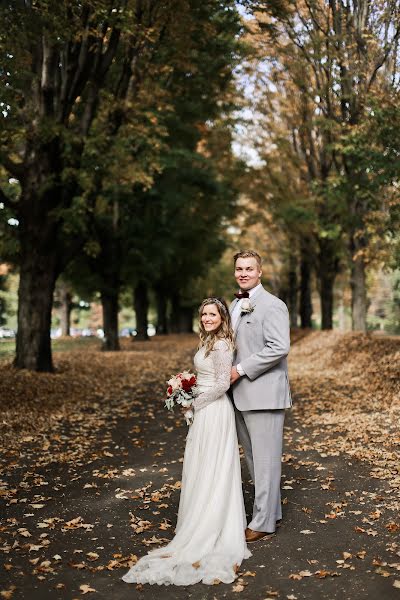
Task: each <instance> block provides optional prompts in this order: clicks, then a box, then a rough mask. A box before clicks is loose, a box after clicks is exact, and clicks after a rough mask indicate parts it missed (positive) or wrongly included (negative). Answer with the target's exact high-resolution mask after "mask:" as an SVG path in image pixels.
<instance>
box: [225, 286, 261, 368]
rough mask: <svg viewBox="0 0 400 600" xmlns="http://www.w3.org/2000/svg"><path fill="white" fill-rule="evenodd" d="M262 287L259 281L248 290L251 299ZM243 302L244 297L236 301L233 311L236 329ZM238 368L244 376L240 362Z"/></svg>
mask: <svg viewBox="0 0 400 600" xmlns="http://www.w3.org/2000/svg"><path fill="white" fill-rule="evenodd" d="M260 287H262V283H259V284H258V285H256V287H253V288H252V289H251V290H248V292H249V299H250V298H251V297H252V296H253V295H254V294H255V293H256V291H257V290H259V289H260ZM242 302H243V298H240V300H239V301H238V302H237V303H236V305H235V308H234V309H233V312H232V314H231V321H232V327H233V329H236V326H237V324H238V321H239V318H240V313H241V311H242ZM236 370H237V372H238V373H239V375H240V376H241V377H243V375H245V372H244V371H243V369H242V367H241V365H240V363H239V364H238V365H236Z"/></svg>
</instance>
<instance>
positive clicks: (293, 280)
mask: <svg viewBox="0 0 400 600" xmlns="http://www.w3.org/2000/svg"><path fill="white" fill-rule="evenodd" d="M297 292H298V283H297V259H296V256H295V255H294V254H292V255H291V256H290V259H289V273H288V301H289V306H288V309H289V315H290V326H291V327H297V311H298V305H297Z"/></svg>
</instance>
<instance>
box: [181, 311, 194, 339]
mask: <svg viewBox="0 0 400 600" xmlns="http://www.w3.org/2000/svg"><path fill="white" fill-rule="evenodd" d="M179 333H193V307H192V306H185V307H183V308H181V310H180V318H179Z"/></svg>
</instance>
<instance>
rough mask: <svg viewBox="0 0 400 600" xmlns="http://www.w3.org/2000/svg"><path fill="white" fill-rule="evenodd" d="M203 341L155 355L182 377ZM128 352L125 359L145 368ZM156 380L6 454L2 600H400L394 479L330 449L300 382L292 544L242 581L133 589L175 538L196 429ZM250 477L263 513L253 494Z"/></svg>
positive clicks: (287, 460) (290, 423)
mask: <svg viewBox="0 0 400 600" xmlns="http://www.w3.org/2000/svg"><path fill="white" fill-rule="evenodd" d="M193 341H194V340H193V339H187V340H186V342H185V344H183V345H182V346H181V349H180V350H179V351H176V353H175V354H174V355H173V357H172V359H171V351H170V348H169V346H168V345H166V346H162V345H161V346H160V348H159V350H157V349H156V346H155V345H153V346H152V352H154V353H155V356H156V357H158V359H159V360H160V361H161V362H160V365H162V366H160V370H161V371H162V369H163V368H165V369H167V370H169V372H172V368H171V367H172V366H174V365H173V364H172V363H173V362H174V361H175V362H176V364H175V368H176V369H178V368H179V367H182V361H186V362H185V366H186V365H187V364H188V362H189V361H190V356H191V354H192V352H193ZM152 343H153V344H154V343H155V342H152ZM301 343H303V342H299V345H300V344H301ZM140 349H141V348H140V346H137V347H136V351H137V352H139V351H140ZM125 354H128V353H123V354H121V357H120V358H119V359H118V360H119V361H121V360H123V361H126V360H128V359H129V360H134V357H132V356H129V357H128V359H127V358H126V357H124V355H125ZM294 354H296V353H294ZM296 360H297V359H296ZM171 361H172V362H171ZM294 370H295V369H294ZM151 372H152V371H151V369H149V370H148V371H146V377H145V379H142V381H141V383H140V385H137V386H136V387H134V386H132V384H131V382H127V381H125V384H124V387H120V388H119V389H118V396H117V397H113V396H112V394H110V395H108V397H106V398H105V397H103V398H102V399H99V400H98V403H97V405H95V406H91V405H90V404H89V403H87V404H83V405H82V406H79V407H77V409H76V411H75V412H74V411H73V410H68V411H64V412H65V414H64V416H62V417H60V418H58V419H57V421H56V422H55V423H53V424H52V425H51V423H52V421H51V419H50V420H49V429H48V430H47V431H46V432H44V431H42V433H40V434H32V435H30V436H27V437H26V438H25V440H26V441H24V442H22V441H21V442H20V441H18V442H17V441H16V443H15V447H14V448H13V447H12V446H9V447H8V449H7V448H6V449H5V450H4V451H3V453H2V455H1V457H2V463H3V469H4V471H3V474H2V477H1V479H2V485H1V488H0V493H1V495H2V504H3V506H2V509H1V514H2V517H3V521H2V527H1V545H2V550H3V553H2V554H3V561H2V562H3V568H2V570H1V575H0V582H1V583H0V591H1V595H0V597H1V598H12V599H13V600H14V599H19V598H24V599H27V600H46V599H52V600H53V599H54V600H58V599H66V600H73V599H78V598H82V597H83V596H87V597H88V598H93V599H96V598H99V599H104V600H125V599H128V598H132V597H137V598H139V599H140V598H144V599H153V598H154V599H155V598H157V599H164V598H170V599H174V598H176V599H187V598H193V600H206V599H207V600H213V599H218V600H219V599H222V598H243V599H249V600H250V599H257V600H266V599H271V600H272V599H274V598H278V599H280V600H282V599H287V600H303V599H304V600H308V599H310V600H311V599H312V600H314V599H315V600H323V599H326V600H336V599H337V600H339V599H340V600H347V599H348V600H350V599H351V600H353V599H354V598H357V600H363V599H371V600H375V599H385V600H391V599H392V598H393V600H394V599H396V598H400V589H398V588H397V587H396V586H400V564H399V563H400V558H399V554H400V544H399V532H400V527H399V524H398V514H397V512H396V502H397V500H396V497H395V491H396V490H394V488H393V486H391V483H392V481H391V480H390V478H389V479H388V478H378V477H373V478H372V477H371V475H370V472H371V465H370V464H368V463H363V462H360V461H359V460H358V459H357V458H355V457H354V456H351V455H350V454H348V453H346V452H344V451H343V450H342V451H341V452H340V453H339V451H335V446H334V440H335V437H336V438H338V439H339V443H338V448H341V449H342V446H343V441H342V440H341V437H342V436H341V434H340V432H339V431H338V430H336V431H333V432H331V433H330V434H329V435H330V438H329V440H330V441H329V444H328V436H327V433H326V430H324V428H321V427H319V426H315V427H313V426H312V424H311V423H310V419H309V418H308V417H309V415H308V414H307V412H306V413H305V412H304V407H306V406H307V403H308V400H309V399H308V398H304V397H303V396H300V395H298V394H299V392H298V391H297V388H298V389H299V390H300V388H301V378H300V379H298V377H299V375H298V373H297V372H296V373H295V376H294V379H295V381H297V384H296V383H295V386H294V387H295V396H296V405H297V407H298V408H297V409H296V410H294V411H291V412H290V413H289V414H288V418H287V421H286V426H285V445H286V446H285V456H284V465H283V477H282V487H283V498H284V501H283V502H284V506H283V509H284V518H283V525H282V527H281V528H280V530H279V533H278V535H277V536H276V537H275V538H273V539H271V540H269V541H267V542H263V541H261V542H258V543H257V544H253V545H252V546H251V550H252V552H253V556H252V557H251V558H250V559H249V560H247V561H245V562H244V563H243V565H242V570H241V573H240V576H239V579H238V580H237V581H236V582H235V584H232V585H224V584H221V585H216V586H211V587H208V586H204V585H201V584H198V585H196V586H191V587H187V588H176V587H174V588H168V587H161V588H159V587H158V586H157V587H154V586H143V587H142V586H134V585H133V586H132V585H128V584H125V583H123V582H122V581H121V579H120V578H121V576H122V575H123V573H124V572H125V571H126V570H127V565H128V564H129V561H130V560H135V559H134V556H141V555H143V554H144V553H145V552H146V551H147V549H148V548H149V547H151V546H152V545H153V544H154V543H157V542H158V541H159V540H161V539H162V540H168V539H170V538H171V537H172V535H173V526H174V524H175V521H176V512H177V507H178V500H179V484H180V474H181V466H182V465H181V460H182V456H183V449H184V442H185V433H186V428H185V427H184V426H182V425H181V423H180V422H177V421H176V419H175V417H174V416H173V415H170V414H168V413H167V412H166V411H164V410H163V408H162V406H161V405H160V403H158V397H159V395H160V393H161V389H162V387H163V386H162V385H161V386H160V381H159V378H158V377H157V381H156V380H155V377H154V375H153V378H152V376H151ZM163 378H164V377H163ZM308 384H309V382H307V385H308ZM327 385H330V387H331V388H332V382H330V383H329V382H327ZM300 391H301V390H300ZM100 413H101V414H100ZM50 416H51V415H49V417H50ZM305 417H307V418H305ZM305 422H306V424H305ZM17 446H18V447H19V449H18V452H17V451H16V448H17ZM244 478H245V485H244V492H245V500H246V505H247V509H248V510H250V507H251V504H252V488H251V485H250V484H249V482H248V481H247V475H246V473H244Z"/></svg>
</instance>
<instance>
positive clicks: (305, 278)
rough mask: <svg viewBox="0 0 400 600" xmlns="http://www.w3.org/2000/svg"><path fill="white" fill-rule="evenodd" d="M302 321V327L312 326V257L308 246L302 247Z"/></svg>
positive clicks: (300, 311)
mask: <svg viewBox="0 0 400 600" xmlns="http://www.w3.org/2000/svg"><path fill="white" fill-rule="evenodd" d="M299 313H300V323H301V328H302V329H308V328H310V327H312V313H313V307H312V300H311V257H310V254H309V250H308V248H307V247H304V248H302V252H301V262H300V307H299Z"/></svg>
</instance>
